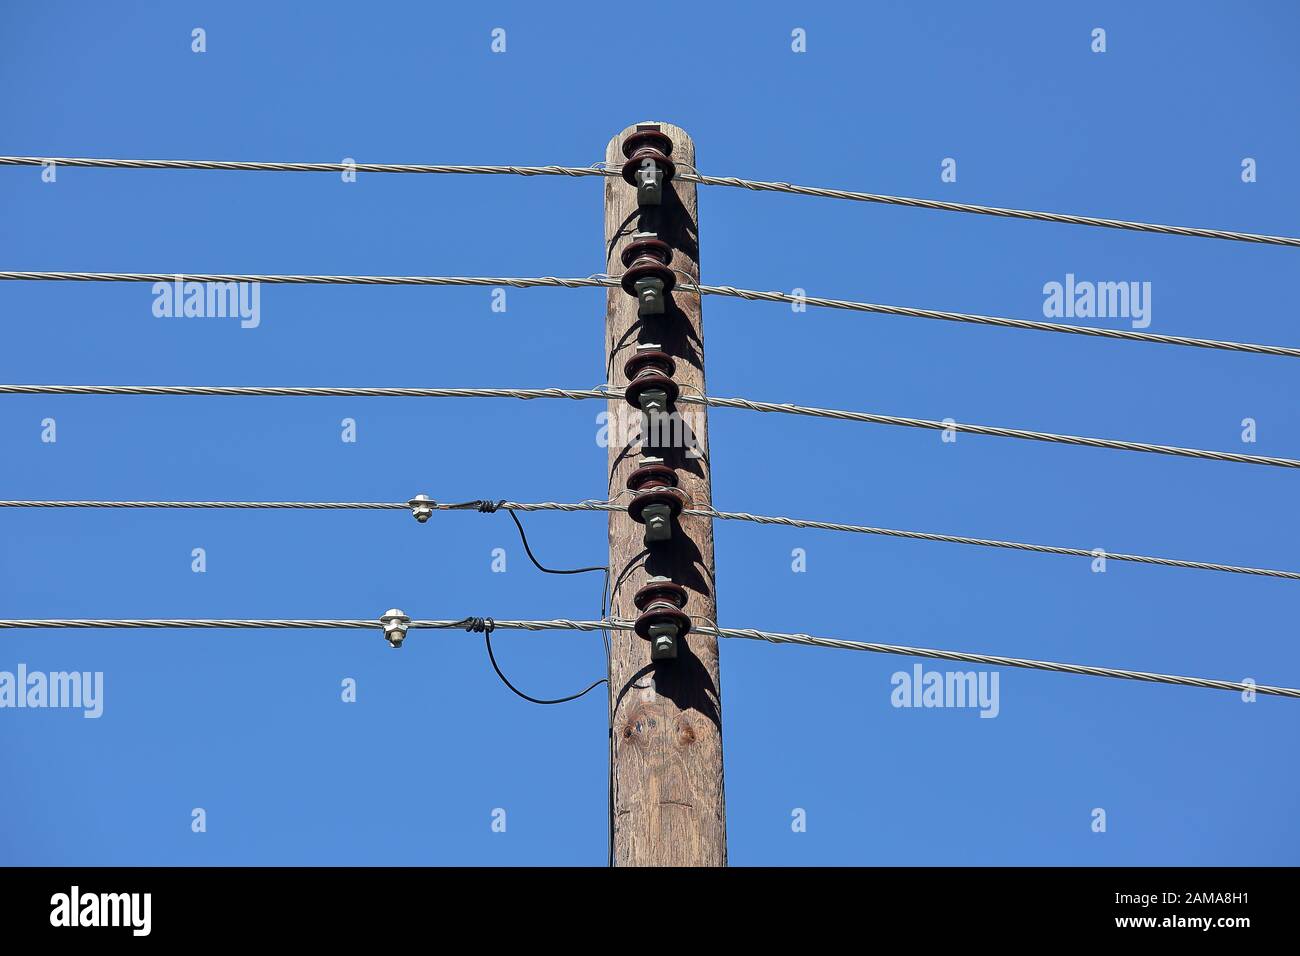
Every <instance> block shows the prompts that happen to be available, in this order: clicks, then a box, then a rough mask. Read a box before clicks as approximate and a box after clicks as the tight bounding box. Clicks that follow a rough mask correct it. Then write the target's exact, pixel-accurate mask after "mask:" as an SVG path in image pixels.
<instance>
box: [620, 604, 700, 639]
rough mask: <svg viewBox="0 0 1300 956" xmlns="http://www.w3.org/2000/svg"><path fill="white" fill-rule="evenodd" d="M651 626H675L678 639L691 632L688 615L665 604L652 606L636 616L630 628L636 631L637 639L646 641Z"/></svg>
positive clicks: (648, 637)
mask: <svg viewBox="0 0 1300 956" xmlns="http://www.w3.org/2000/svg"><path fill="white" fill-rule="evenodd" d="M653 624H673V625H676V627H677V637H678V638H679V639H680V638H683V637H685V636H686V635H687V634H689V633H690V630H691V618H690V615H688V614H687V613H686V612H685V611H683V610H681V609H679V608H675V607H673V606H672V605H671V604H667V603H660V604H652V605H651V606H650V607H648V608H646V609H645V610H644V611H642V612H641V613H640V614H638V615H637V617H636V622H635V623H634V624H633V625H632V626H633V628H634V629H635V630H636V634H637V637H640V638H642V639H643V640H647V641H648V640H650V626H651V625H653Z"/></svg>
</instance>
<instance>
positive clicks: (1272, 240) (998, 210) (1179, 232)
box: [678, 173, 1300, 246]
mask: <svg viewBox="0 0 1300 956" xmlns="http://www.w3.org/2000/svg"><path fill="white" fill-rule="evenodd" d="M678 176H679V177H680V178H681V179H683V180H686V181H688V182H694V183H700V184H701V185H704V186H735V187H738V188H740V189H750V190H753V191H755V192H777V193H791V194H793V195H796V196H818V197H821V198H823V199H847V200H850V201H852V202H871V203H881V204H884V205H887V206H908V207H911V208H913V209H939V210H943V211H945V212H969V213H976V214H978V215H981V216H999V217H1001V218H1003V219H1032V220H1035V221H1037V222H1058V223H1066V224H1069V225H1074V226H1101V227H1104V228H1106V229H1125V230H1129V231H1131V232H1149V233H1159V234H1163V235H1168V236H1190V237H1193V238H1198V239H1229V240H1233V241H1236V242H1258V243H1264V244H1265V245H1271V246H1300V239H1297V238H1293V237H1291V236H1268V235H1261V234H1259V233H1253V232H1234V231H1231V230H1228V229H1198V228H1195V227H1192V226H1167V225H1162V224H1161V223H1154V222H1133V221H1129V220H1124V219H1102V218H1100V217H1098V216H1074V215H1069V214H1067V213H1059V212H1038V211H1035V210H1032V209H1010V208H1007V207H1005V206H980V205H976V204H975V203H965V202H948V201H945V200H940V199H916V198H914V197H911V196H888V195H884V194H882V193H864V192H855V191H853V190H849V189H826V188H823V187H820V186H796V185H793V184H792V183H780V182H763V181H761V180H753V179H737V178H735V177H733V176H702V175H700V174H699V173H679V174H678Z"/></svg>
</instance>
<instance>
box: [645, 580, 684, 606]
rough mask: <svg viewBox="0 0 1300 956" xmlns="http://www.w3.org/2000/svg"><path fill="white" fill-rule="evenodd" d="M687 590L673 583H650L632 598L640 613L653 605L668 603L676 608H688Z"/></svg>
mask: <svg viewBox="0 0 1300 956" xmlns="http://www.w3.org/2000/svg"><path fill="white" fill-rule="evenodd" d="M686 597H687V595H686V588H684V587H682V586H681V585H680V584H675V583H673V582H672V581H650V582H649V583H648V584H643V585H642V586H641V587H640V589H638V590H637V592H636V594H635V595H634V596H633V597H632V601H633V603H635V604H636V609H637V610H638V611H644V610H646V609H647V608H649V607H650V606H651V605H653V604H661V603H666V604H670V605H672V606H673V607H676V608H683V607H686Z"/></svg>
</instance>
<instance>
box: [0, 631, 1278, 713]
mask: <svg viewBox="0 0 1300 956" xmlns="http://www.w3.org/2000/svg"><path fill="white" fill-rule="evenodd" d="M467 620H471V619H467V618H461V619H459V620H453V621H417V620H412V621H410V622H409V624H408V625H407V626H408V627H410V628H431V629H437V630H448V629H457V628H464V627H465V626H466V621H467ZM493 624H494V627H495V628H496V629H498V630H502V629H513V630H527V631H560V630H563V631H600V630H606V629H608V630H617V631H629V630H633V629H634V628H635V622H633V621H622V620H603V621H574V620H569V619H567V618H557V619H553V620H542V621H494V622H493ZM378 626H379V625H378V624H377V623H376V622H375V621H370V620H364V619H362V620H358V619H341V620H340V619H325V620H309V619H302V618H293V619H248V618H175V619H172V618H168V619H162V618H115V619H106V618H17V619H5V620H0V629H9V628H19V629H43V628H95V629H101V630H107V629H119V628H146V629H153V630H160V629H171V628H200V629H221V628H227V629H234V628H254V629H275V628H289V629H296V630H307V629H328V628H344V629H355V630H367V629H375V628H377V627H378ZM691 629H692V631H695V632H698V633H701V634H708V635H712V636H714V637H721V638H737V639H741V640H751V641H766V642H768V643H770V644H801V645H804V646H807V647H827V648H834V649H837V650H849V651H869V652H871V653H876V654H893V655H897V656H901V657H922V658H930V659H934V660H944V661H961V662H963V663H968V664H989V665H992V666H997V667H1020V668H1026V669H1029V670H1043V671H1053V672H1056V673H1062V674H1079V675H1083V676H1088V677H1115V678H1120V679H1123V680H1136V681H1146V682H1148V683H1155V684H1175V685H1178V686H1182V687H1204V688H1208V689H1212V690H1230V691H1237V692H1247V691H1252V692H1254V693H1257V694H1265V695H1269V696H1274V697H1291V698H1296V699H1300V689H1296V688H1292V687H1275V686H1272V685H1268V684H1254V683H1247V682H1245V681H1226V680H1214V679H1210V678H1204V677H1184V676H1180V675H1176V674H1159V673H1153V672H1149V671H1132V670H1121V669H1119V668H1113V667H1095V666H1092V665H1086V664H1066V663H1059V662H1056V661H1039V660H1031V659H1026V658H1020V657H1000V656H996V655H992V654H971V653H967V652H965V651H945V650H937V649H935V648H929V647H908V646H905V645H901V644H878V643H874V642H865V641H846V640H841V639H839V638H830V637H813V636H811V635H808V634H789V633H783V632H779V631H763V630H757V629H754V628H731V627H715V626H713V625H711V624H693V625H692V627H691Z"/></svg>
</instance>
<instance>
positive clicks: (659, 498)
mask: <svg viewBox="0 0 1300 956" xmlns="http://www.w3.org/2000/svg"><path fill="white" fill-rule="evenodd" d="M647 505H667V506H668V509H669V512H670V513H671V514H672V516H673V517H674V518H676V517H677V516H678V515H680V514H681V513H682V509H683V508H685V507H686V498H685V496H683V495H682V493H681V492H680V491H678V490H677V489H676V488H671V487H660V488H647V489H645V490H642V491H638V492H637V493H636V496H635V497H634V498H633V499H632V500H631V501H630V502H628V505H627V513H628V517H630V518H631V519H632V520H633V521H635V522H637V523H638V524H645V519H644V518H643V517H642V516H641V512H642V511H643V510H644V509H645V508H646V506H647Z"/></svg>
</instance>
